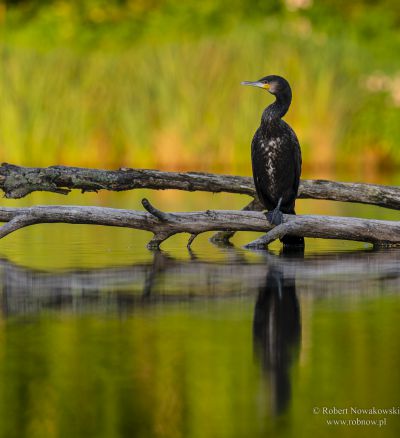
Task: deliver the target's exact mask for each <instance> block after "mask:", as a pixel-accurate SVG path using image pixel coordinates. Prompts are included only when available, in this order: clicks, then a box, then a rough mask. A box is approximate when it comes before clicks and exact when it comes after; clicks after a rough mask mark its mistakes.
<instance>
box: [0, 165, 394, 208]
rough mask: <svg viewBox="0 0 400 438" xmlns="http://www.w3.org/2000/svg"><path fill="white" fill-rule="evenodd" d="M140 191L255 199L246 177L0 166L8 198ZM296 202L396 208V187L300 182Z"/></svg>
mask: <svg viewBox="0 0 400 438" xmlns="http://www.w3.org/2000/svg"><path fill="white" fill-rule="evenodd" d="M144 188H146V189H155V190H165V189H176V190H187V191H206V192H213V193H217V192H227V193H239V194H244V195H249V196H252V197H255V196H256V195H255V189H254V184H253V179H252V178H251V177H245V176H231V175H218V174H212V173H199V172H161V171H159V170H149V169H128V168H123V169H119V170H101V169H85V168H80V167H67V166H51V167H47V168H34V167H21V166H15V165H12V164H7V163H3V164H2V166H0V189H2V190H3V191H4V193H5V196H6V197H7V198H22V197H24V196H26V195H28V194H30V193H32V192H35V191H47V192H55V193H60V194H67V193H69V191H70V190H71V189H79V190H82V191H84V192H85V191H98V190H113V191H122V190H132V189H144ZM299 198H312V199H326V200H334V201H344V202H358V203H363V204H373V205H378V206H381V207H386V208H392V209H395V210H400V187H390V186H382V185H375V184H360V183H346V182H334V181H325V180H302V181H301V183H300V188H299ZM255 208H256V209H258V208H259V207H255Z"/></svg>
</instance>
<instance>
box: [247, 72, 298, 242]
mask: <svg viewBox="0 0 400 438" xmlns="http://www.w3.org/2000/svg"><path fill="white" fill-rule="evenodd" d="M242 84H243V85H252V86H255V87H260V88H264V89H266V90H268V91H269V92H270V93H271V94H273V95H274V96H275V97H276V100H275V102H274V103H272V104H271V105H269V106H268V107H267V108H265V110H264V112H263V114H262V117H261V124H260V127H259V128H258V129H257V131H256V133H255V134H254V137H253V141H252V144H251V160H252V167H253V178H254V184H255V187H256V191H257V195H258V197H259V199H260V201H261V202H262V203H263V205H264V206H265V208H266V209H267V210H268V213H267V219H268V220H269V222H271V223H273V224H275V225H278V224H280V223H282V213H287V214H296V213H295V201H296V198H297V192H298V188H299V183H300V174H301V150H300V144H299V141H298V139H297V136H296V134H295V133H294V131H293V129H292V128H291V127H290V126H289V125H288V124H287V123H286V122H285V121H284V120H282V117H283V116H284V115H285V114H286V113H287V111H288V109H289V106H290V103H291V101H292V91H291V88H290V85H289V83H288V82H287V80H286V79H284V78H282V77H281V76H275V75H271V76H266V77H264V78H262V79H260V80H258V81H255V82H242ZM281 240H282V242H283V244H285V245H304V239H303V238H302V237H295V236H289V235H288V236H284V237H283V238H282V239H281Z"/></svg>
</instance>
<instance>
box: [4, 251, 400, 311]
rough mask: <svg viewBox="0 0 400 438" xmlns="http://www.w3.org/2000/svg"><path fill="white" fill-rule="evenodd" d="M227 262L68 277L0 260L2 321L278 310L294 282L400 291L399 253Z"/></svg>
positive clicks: (164, 262)
mask: <svg viewBox="0 0 400 438" xmlns="http://www.w3.org/2000/svg"><path fill="white" fill-rule="evenodd" d="M225 254H226V260H225V261H218V262H213V261H208V260H204V259H202V258H200V257H198V256H197V255H196V254H195V253H193V252H192V253H191V254H190V259H189V260H178V259H174V258H173V257H171V256H170V255H169V254H167V253H165V252H162V251H156V252H154V254H153V260H152V262H151V263H137V264H134V265H131V266H117V267H106V268H93V269H75V270H69V271H65V272H64V271H40V270H36V269H31V268H29V267H23V266H19V265H17V264H14V263H13V262H11V261H10V260H7V259H0V287H1V290H2V294H1V302H2V311H3V314H4V315H12V314H24V313H37V312H39V311H41V310H43V309H46V308H47V309H64V310H70V311H73V312H78V313H85V312H99V311H101V312H115V311H130V310H131V309H133V308H134V307H135V306H142V305H144V304H147V305H148V304H155V303H166V302H177V301H178V302H179V301H188V300H198V299H217V298H232V297H245V296H254V295H256V294H257V292H258V294H259V298H258V300H259V301H260V304H259V306H261V305H262V303H264V302H265V305H267V302H269V301H271V303H272V304H273V303H275V301H276V299H275V298H274V299H272V298H268V296H270V297H276V296H279V293H282V291H283V289H285V290H289V291H291V292H288V293H287V294H286V295H293V296H295V281H294V279H295V278H296V281H297V284H298V288H299V287H300V291H301V294H302V295H306V294H311V295H313V296H327V295H335V296H337V295H340V294H342V293H349V292H351V293H353V294H367V293H374V291H375V290H376V289H379V290H382V289H384V290H398V289H400V250H399V249H393V250H382V251H357V252H354V253H332V254H329V253H328V254H324V255H318V256H307V257H305V258H304V257H303V256H302V255H301V254H300V255H291V256H290V255H288V254H282V255H281V256H276V255H273V254H270V253H268V252H265V253H260V255H259V258H257V259H254V258H249V257H248V253H246V252H245V251H241V250H237V249H234V248H230V249H229V248H228V249H225ZM267 269H268V275H267V278H266V270H267ZM327 279H328V280H329V281H327ZM378 281H379V284H378V283H377V282H378ZM283 295H285V294H283ZM262 296H265V298H262ZM268 300H269V301H268ZM276 302H277V303H278V301H276ZM272 304H271V305H272ZM274 305H275V304H274ZM281 305H282V306H285V305H287V304H285V302H282V303H281ZM287 312H289V310H288V311H287Z"/></svg>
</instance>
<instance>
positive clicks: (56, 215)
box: [0, 200, 400, 247]
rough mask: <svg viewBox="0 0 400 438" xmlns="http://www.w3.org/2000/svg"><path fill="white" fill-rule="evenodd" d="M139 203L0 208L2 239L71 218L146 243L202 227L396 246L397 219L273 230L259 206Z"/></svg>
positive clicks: (289, 221)
mask: <svg viewBox="0 0 400 438" xmlns="http://www.w3.org/2000/svg"><path fill="white" fill-rule="evenodd" d="M143 206H144V207H145V208H146V209H147V212H144V211H136V210H122V209H115V208H105V207H86V206H85V207H84V206H36V207H27V208H10V207H0V221H1V222H7V223H6V224H5V225H3V226H2V227H1V228H0V238H2V237H5V236H7V235H8V234H10V233H12V232H14V231H17V230H19V229H21V228H23V227H27V226H29V225H34V224H42V223H69V224H91V225H107V226H114V227H127V228H135V229H139V230H146V231H150V232H152V233H153V234H154V237H153V239H152V240H151V241H150V242H149V244H148V246H149V247H158V246H160V245H161V243H162V242H164V241H165V240H166V239H168V238H169V237H171V236H172V235H174V234H177V233H189V234H191V235H197V234H200V233H203V232H206V231H229V232H231V231H258V232H267V235H266V236H267V237H266V238H264V240H261V241H260V240H257V241H255V242H252V243H251V244H250V246H252V247H254V246H256V247H260V246H261V247H262V246H265V244H266V243H269V242H271V241H272V240H275V239H276V238H279V237H282V236H283V235H284V234H286V233H287V234H291V235H298V236H304V237H316V238H325V239H344V240H355V241H362V242H369V243H372V244H374V245H377V246H386V245H400V222H395V221H382V220H372V219H359V218H351V217H336V216H311V215H298V216H294V215H284V223H283V224H282V225H280V226H278V227H276V228H275V229H274V228H272V226H271V225H270V224H269V223H268V221H267V220H266V218H265V215H264V214H263V213H261V212H257V211H244V210H242V211H229V210H227V211H224V210H207V211H200V212H189V213H164V212H161V211H160V210H158V209H156V208H155V207H154V206H152V205H151V204H150V202H149V201H147V200H143ZM271 230H272V231H271ZM268 232H270V233H268ZM192 240H193V239H191V241H192ZM190 243H191V242H190Z"/></svg>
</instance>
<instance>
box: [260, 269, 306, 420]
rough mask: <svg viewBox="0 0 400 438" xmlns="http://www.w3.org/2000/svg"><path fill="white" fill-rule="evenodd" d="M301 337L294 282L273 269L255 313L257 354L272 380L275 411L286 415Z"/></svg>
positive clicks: (262, 288)
mask: <svg viewBox="0 0 400 438" xmlns="http://www.w3.org/2000/svg"><path fill="white" fill-rule="evenodd" d="M300 337H301V324H300V307H299V302H298V300H297V297H296V284H295V278H294V277H289V278H286V277H285V275H284V272H283V269H282V268H280V267H279V266H271V267H270V268H269V270H268V274H267V277H266V279H265V284H264V285H263V286H262V287H260V289H259V292H258V297H257V302H256V305H255V309H254V321H253V342H254V350H255V353H256V355H257V357H258V360H260V362H261V366H262V369H263V371H264V372H265V374H266V375H267V376H268V378H269V380H270V386H271V398H272V409H273V411H274V413H275V414H281V413H283V412H284V411H285V409H286V407H287V406H288V404H289V401H290V397H291V384H290V368H291V365H292V363H293V361H294V360H295V359H296V358H297V355H298V351H299V346H300Z"/></svg>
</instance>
